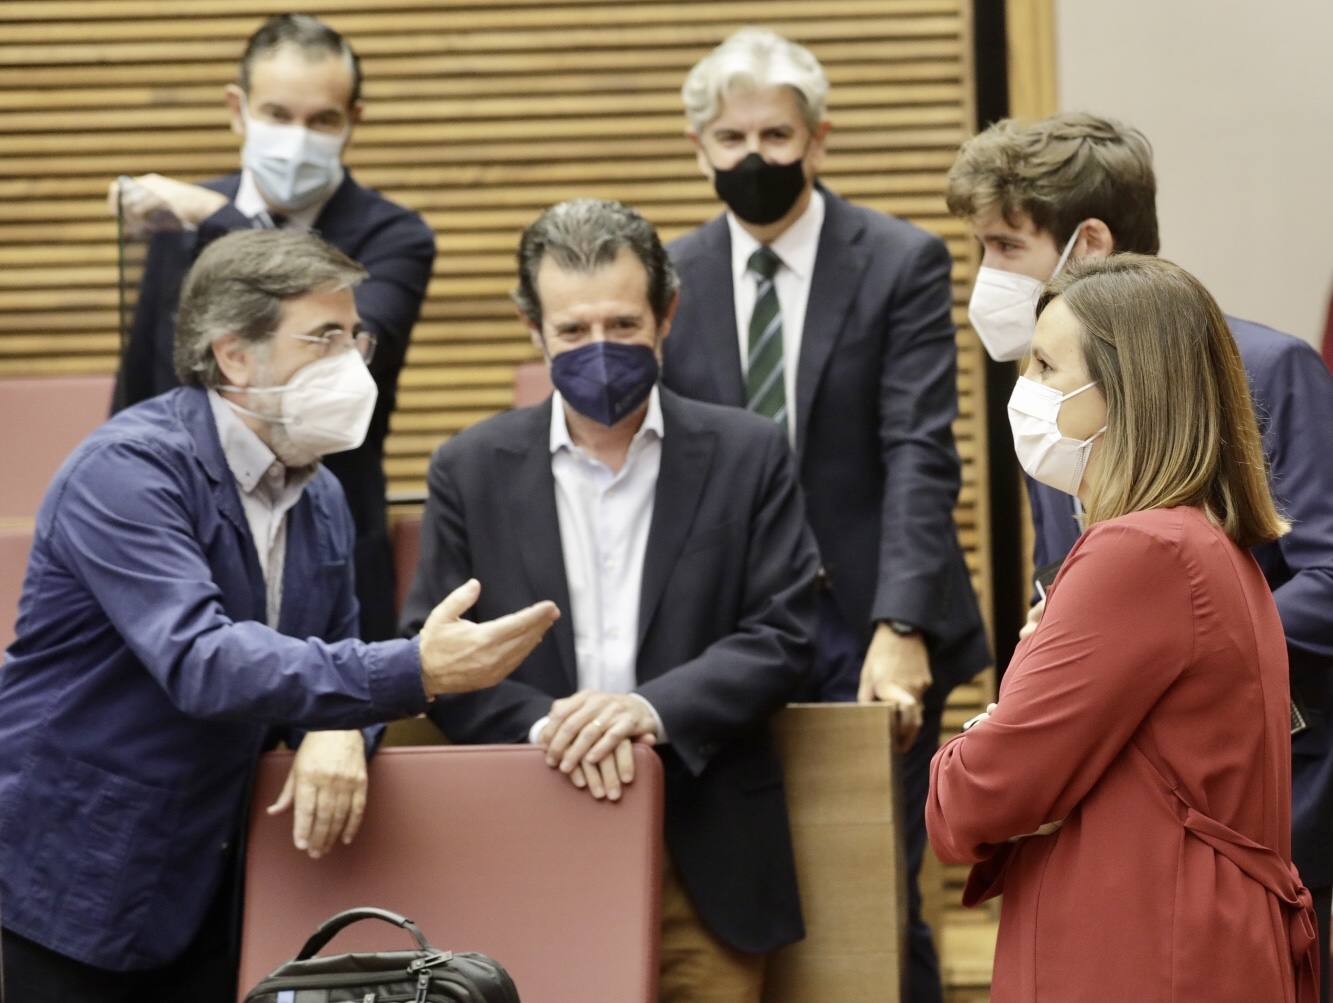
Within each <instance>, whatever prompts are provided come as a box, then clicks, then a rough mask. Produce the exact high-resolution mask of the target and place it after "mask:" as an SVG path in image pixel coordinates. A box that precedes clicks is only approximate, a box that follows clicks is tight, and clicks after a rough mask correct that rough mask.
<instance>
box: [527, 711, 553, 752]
mask: <svg viewBox="0 0 1333 1003" xmlns="http://www.w3.org/2000/svg"><path fill="white" fill-rule="evenodd" d="M549 720H551V715H550V714H543V715H542V716H541V717H539V718H537V723H536V724H534V725H533V726H532V727H531V728H529V729H528V744H529V745H536V744H537V738H538V737H539V736H540V735H541V733H542V729H543V728H545V727H546V722H547V721H549Z"/></svg>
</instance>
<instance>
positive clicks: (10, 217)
mask: <svg viewBox="0 0 1333 1003" xmlns="http://www.w3.org/2000/svg"><path fill="white" fill-rule="evenodd" d="M291 6H292V4H291V0H177V2H166V0H42V2H0V374H38V373H54V372H109V371H112V370H113V369H114V367H115V356H116V350H117V340H118V335H117V330H118V325H117V292H116V290H117V283H116V274H117V273H116V246H115V227H114V223H113V222H112V221H111V220H110V219H109V218H108V217H107V215H106V212H105V209H104V205H103V197H104V193H105V190H106V186H107V183H108V181H109V180H110V179H111V178H112V177H114V176H115V175H117V174H121V173H125V174H139V173H143V172H147V171H159V172H161V173H165V174H170V175H174V176H178V177H181V178H183V179H186V180H201V179H203V178H207V177H210V176H213V175H216V174H220V173H224V172H226V171H229V170H232V169H234V167H235V165H236V163H237V157H238V142H237V138H236V137H235V136H233V135H232V134H231V133H230V131H229V130H228V128H227V119H226V116H225V113H224V110H223V105H222V100H221V89H222V87H223V85H224V84H225V83H227V82H229V81H231V80H233V79H234V72H235V62H236V59H237V57H238V56H239V53H240V50H241V46H242V43H243V40H244V38H245V37H246V36H247V35H248V34H249V33H250V32H251V31H253V30H254V29H255V27H257V26H258V24H259V22H260V21H261V20H262V18H263V17H264V16H266V15H269V14H272V13H278V12H281V11H284V10H287V9H290V8H291ZM309 9H310V10H311V12H312V13H317V14H320V15H321V16H324V17H325V18H326V19H327V20H328V21H329V23H330V24H332V25H333V26H334V27H336V28H338V29H339V30H341V31H342V32H344V33H345V34H346V35H347V36H348V38H349V39H351V41H352V43H353V44H354V45H355V47H356V48H357V50H358V51H359V52H360V54H361V55H362V58H363V62H364V69H365V75H366V86H365V98H366V102H367V114H366V118H365V121H364V123H363V124H362V125H361V126H360V127H359V128H358V129H357V131H356V135H355V138H354V143H353V145H352V147H351V149H350V150H349V153H348V158H347V159H348V162H349V164H350V166H351V167H352V168H353V169H354V171H355V172H356V175H357V177H358V179H359V180H360V181H361V182H362V183H364V184H368V185H371V186H373V187H376V188H379V189H381V190H382V191H384V192H385V193H386V194H388V195H389V196H390V197H392V198H395V199H397V200H399V201H401V202H403V203H405V204H407V205H409V206H412V207H414V208H417V209H418V210H420V211H421V212H423V213H424V215H425V216H426V218H427V220H428V221H429V223H430V224H431V226H433V227H434V228H435V230H436V232H437V234H438V237H439V251H440V253H439V258H438V261H437V264H436V274H435V278H434V281H433V283H432V286H431V290H430V296H429V299H428V301H427V303H426V305H425V309H424V314H423V318H422V321H421V323H420V324H419V325H418V326H417V329H416V331H415V334H414V338H413V346H412V349H411V352H410V355H409V357H408V366H407V368H406V370H405V371H404V373H403V377H402V392H401V394H400V398H399V400H400V403H399V412H398V414H397V415H396V416H395V420H394V426H393V428H394V432H393V435H392V437H391V439H390V442H389V449H388V452H389V459H388V474H389V478H390V483H391V489H392V490H393V491H396V492H409V491H414V490H419V489H420V488H421V486H422V482H423V478H424V472H425V467H426V463H427V459H428V457H429V454H430V451H431V450H432V449H433V448H434V447H435V445H436V444H437V443H438V442H439V441H440V440H441V439H442V438H443V437H445V436H447V435H449V434H450V433H452V432H454V431H456V430H458V429H460V428H462V427H464V426H466V425H468V424H471V423H473V422H475V421H478V420H480V419H481V418H483V417H485V416H487V415H489V414H492V413H493V412H495V411H497V410H499V409H502V408H505V407H507V406H509V404H510V400H511V380H512V370H513V366H514V365H515V364H516V363H518V362H520V361H524V360H527V359H530V358H533V357H534V355H533V351H532V349H531V347H530V346H529V344H528V341H527V338H526V336H525V333H524V331H523V330H522V328H521V327H520V325H519V324H518V322H517V320H516V319H515V316H514V312H513V308H512V306H511V305H510V304H509V301H508V299H507V292H508V290H509V289H510V287H511V285H512V283H513V250H514V245H515V243H516V240H517V235H518V232H519V230H520V229H521V227H522V226H524V225H525V224H526V223H528V222H530V221H531V220H532V219H533V218H534V217H535V216H536V214H537V212H538V211H539V210H540V209H542V208H543V207H545V206H546V205H548V204H550V203H552V202H554V201H557V200H560V199H563V198H568V197H572V196H578V195H598V196H606V197H613V198H620V199H624V200H626V201H628V202H632V203H634V204H635V205H637V206H638V207H640V209H641V210H642V211H643V212H644V213H645V214H646V215H647V216H648V217H649V218H650V219H651V220H652V221H653V222H654V223H655V224H656V225H657V226H658V227H659V229H660V230H661V232H662V235H663V237H664V238H665V239H670V238H672V237H675V236H677V235H678V234H680V233H682V232H684V231H685V230H687V229H689V228H691V227H694V226H697V225H698V224H700V223H702V222H703V221H705V220H706V219H708V218H710V217H711V216H713V215H714V214H715V213H716V212H717V208H718V206H717V202H716V200H715V198H714V196H713V193H712V191H711V189H710V187H709V186H708V184H707V183H706V182H705V181H704V180H703V179H702V178H701V177H699V175H698V174H697V172H696V169H695V165H694V160H693V156H692V153H691V151H690V148H689V146H688V144H687V143H686V141H685V139H684V137H683V135H682V132H683V129H684V118H683V114H682V112H681V109H680V100H679V93H678V91H679V86H680V83H681V81H682V80H683V78H684V75H685V73H686V71H687V69H688V68H689V67H690V66H691V65H692V64H693V63H694V62H695V61H696V60H697V59H698V58H699V57H700V56H702V55H703V54H704V53H705V52H706V51H707V50H708V49H709V48H710V47H711V46H713V45H714V44H716V43H717V42H718V41H720V40H721V39H722V38H723V37H724V36H725V35H727V34H728V33H730V32H731V31H733V30H734V29H736V28H738V27H741V26H742V25H744V24H747V23H760V24H764V25H767V26H770V27H772V28H774V29H776V30H777V31H779V32H782V33H784V34H786V35H788V36H790V37H792V38H795V39H797V40H799V41H801V42H803V43H805V44H806V45H808V46H810V48H811V49H812V50H813V51H814V52H815V53H816V55H818V56H819V58H820V59H821V61H822V62H823V63H824V65H825V67H826V68H827V70H828V73H829V76H830V78H831V80H832V85H833V86H832V96H831V102H830V115H831V118H832V120H833V123H834V132H833V134H832V137H831V144H830V146H831V154H830V156H829V158H828V161H827V166H826V172H825V175H824V176H825V180H826V181H827V183H828V184H829V185H830V186H831V187H832V188H833V189H834V190H835V191H837V192H839V193H841V194H843V195H846V196H848V197H851V198H853V199H855V200H857V201H859V202H861V203H863V204H866V205H869V206H872V207H874V208H877V209H881V210H884V211H886V212H891V213H895V214H897V215H900V216H904V217H907V218H908V219H911V220H913V221H915V222H917V223H919V224H921V225H922V226H925V227H927V228H929V229H931V230H933V231H935V232H936V233H938V234H940V235H941V236H943V237H944V238H945V239H946V240H947V241H948V242H949V246H950V248H951V250H952V251H953V254H954V256H955V259H956V262H957V267H956V268H955V272H954V283H955V286H954V291H955V306H956V308H955V319H956V320H957V322H958V323H959V325H960V335H959V389H960V398H961V416H960V418H959V421H958V424H957V437H958V443H959V449H960V451H961V452H962V455H963V457H964V461H965V479H964V487H963V492H962V499H961V502H960V505H959V507H958V511H957V519H958V524H959V529H960V533H961V536H962V539H963V542H964V545H965V548H966V550H967V555H968V561H969V564H970V567H971V570H972V574H973V579H974V582H975V584H976V587H977V590H978V592H979V594H980V595H981V597H982V601H983V608H984V609H987V610H989V608H990V603H989V594H990V588H991V584H990V574H989V568H988V566H987V560H988V557H987V555H988V546H987V527H988V517H987V511H986V493H985V491H984V490H982V486H983V485H985V483H986V478H987V471H986V465H985V457H986V450H985V429H984V428H983V427H982V424H981V416H983V415H984V413H985V411H984V407H983V402H982V400H981V393H982V379H981V358H980V353H979V348H978V345H977V342H976V339H975V338H973V337H972V335H971V334H970V333H969V332H966V331H965V330H961V328H963V326H964V325H965V324H966V316H965V303H966V296H967V293H968V291H969V289H970V287H971V281H972V274H973V271H974V267H975V260H974V257H975V255H974V249H973V246H972V243H971V241H970V240H969V239H968V237H967V233H966V230H965V228H964V226H963V225H962V224H961V223H959V222H957V221H955V220H952V219H950V218H949V217H948V215H947V213H946V211H945V207H944V202H943V198H942V196H941V192H942V188H943V178H944V174H945V172H946V170H947V169H948V166H949V164H950V163H951V161H952V159H953V155H954V151H955V149H956V147H957V145H958V144H959V142H961V141H962V140H963V139H964V138H965V137H966V136H968V135H970V133H971V131H972V127H973V126H972V122H973V114H972V107H971V91H972V85H971V77H970V40H969V24H968V10H969V9H970V4H969V3H968V2H967V0H819V2H812V0H635V2H625V0H549V2H548V0H496V2H493V3H485V2H481V0H432V2H429V3H427V2H424V0H418V2H416V3H411V2H400V3H394V2H389V0H324V2H319V3H315V4H313V5H312V6H311V8H309ZM13 433H14V430H10V434H13ZM990 685H991V683H990V680H989V678H987V677H983V678H982V679H981V680H980V681H979V682H978V683H976V684H974V685H972V686H967V687H963V688H962V689H961V690H960V691H959V692H958V693H957V694H956V695H955V699H954V701H953V703H952V704H951V708H950V711H949V715H948V718H947V720H946V726H947V727H956V726H957V725H958V724H959V723H960V722H961V721H962V720H964V719H965V718H966V717H967V716H969V715H970V714H972V713H974V712H975V710H976V709H978V707H979V706H980V705H981V703H982V702H984V697H985V694H986V693H988V692H989V691H990Z"/></svg>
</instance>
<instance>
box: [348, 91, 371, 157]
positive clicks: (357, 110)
mask: <svg viewBox="0 0 1333 1003" xmlns="http://www.w3.org/2000/svg"><path fill="white" fill-rule="evenodd" d="M365 112H366V103H365V102H364V101H357V102H355V103H354V104H353V105H352V106H351V107H350V108H348V109H347V139H346V140H344V141H343V156H346V155H347V148H348V147H349V146H351V145H352V137H353V135H354V134H355V133H356V127H357V126H358V125H360V124H361V116H362V115H364V114H365Z"/></svg>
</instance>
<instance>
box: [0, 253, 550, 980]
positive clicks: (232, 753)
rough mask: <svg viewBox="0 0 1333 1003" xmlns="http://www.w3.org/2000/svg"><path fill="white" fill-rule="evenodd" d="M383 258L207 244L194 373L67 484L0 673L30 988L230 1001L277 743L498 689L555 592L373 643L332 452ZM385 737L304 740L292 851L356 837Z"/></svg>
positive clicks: (191, 309) (356, 391)
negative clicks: (233, 898)
mask: <svg viewBox="0 0 1333 1003" xmlns="http://www.w3.org/2000/svg"><path fill="white" fill-rule="evenodd" d="M364 274H365V273H364V270H363V269H362V268H361V267H360V266H359V265H357V264H356V263H355V262H353V261H352V260H351V259H349V258H348V257H346V256H345V255H343V254H342V253H341V252H339V251H337V250H335V249H333V248H332V247H330V246H328V245H326V244H324V243H323V242H322V241H320V240H319V239H318V238H316V237H314V236H312V235H310V234H307V233H304V232H301V231H293V230H246V231H242V232H239V233H235V234H232V235H229V236H227V237H223V238H221V239H220V240H218V241H217V242H215V243H214V244H212V245H210V247H209V248H208V249H207V250H206V251H204V252H203V254H202V255H201V256H200V258H199V260H198V261H197V262H196V263H195V265H194V267H193V268H192V269H191V272H190V274H189V276H188V277H187V279H186V281H185V284H184V287H183V290H182V295H181V310H180V316H179V318H178V322H177V335H176V346H175V348H176V350H175V361H176V370H177V373H178V375H179V377H180V380H181V382H182V383H183V384H185V385H184V386H183V387H181V388H179V389H176V390H172V391H170V392H168V393H165V394H162V395H161V396H158V397H155V398H153V399H152V400H150V401H147V402H145V403H143V404H139V405H136V406H135V407H132V408H129V409H127V410H125V411H123V412H121V413H120V414H118V415H117V416H116V417H114V418H112V419H111V420H110V421H109V422H107V423H106V424H105V425H103V426H102V427H101V428H100V429H98V430H97V431H96V432H94V433H93V434H92V435H91V436H90V437H89V438H88V439H87V440H86V441H85V442H84V443H83V444H81V445H80V446H79V447H78V449H76V450H75V451H74V453H73V454H72V455H71V456H70V458H69V459H68V460H67V461H66V462H65V464H64V465H63V466H62V467H61V469H60V471H59V472H58V473H57V474H56V477H55V480H54V481H53V482H52V485H51V487H50V489H49V490H48V492H47V495H46V498H45V500H44V501H43V503H42V506H41V509H40V511H39V512H38V515H37V525H36V532H35V536H34V542H33V548H32V555H31V558H30V561H29V566H28V572H27V577H26V579H25V581H24V586H23V596H22V599H21V601H20V606H19V618H18V624H17V639H16V640H15V642H14V644H13V645H12V647H11V648H10V649H9V651H8V654H7V657H6V661H5V663H4V666H3V669H2V670H0V747H3V748H4V750H5V754H4V756H3V757H0V902H2V903H3V909H4V914H3V927H4V930H3V937H4V940H3V949H4V974H5V981H6V983H7V985H8V987H9V989H10V990H12V991H19V992H20V997H21V998H22V999H23V1000H24V1001H25V1003H45V1001H57V1000H60V1001H68V1000H74V999H77V1000H80V1001H96V1003H113V1001H114V1003H120V1001H128V1000H153V1001H156V1003H162V1001H176V1000H179V1001H182V1003H183V1001H186V1000H188V1001H190V1003H199V1001H212V1000H218V1001H221V1000H230V999H232V998H234V997H233V996H232V994H231V990H230V988H229V982H230V981H231V978H232V973H231V972H230V971H229V970H228V966H227V952H226V937H225V936H224V934H225V932H226V930H227V926H228V923H227V918H228V915H229V912H230V905H231V902H230V895H229V894H228V884H229V883H228V881H227V880H226V875H227V873H228V871H229V868H230V864H231V858H232V852H231V850H232V847H233V846H234V845H235V842H236V840H237V839H238V838H239V837H240V836H241V834H242V831H243V823H244V819H245V814H246V808H247V796H248V789H249V778H250V775H251V771H252V770H253V768H254V765H255V761H256V759H257V757H258V756H259V754H260V752H261V751H262V750H263V748H265V746H266V745H267V744H269V743H270V742H271V741H272V740H274V738H275V735H276V736H277V737H283V738H286V739H287V740H288V741H289V742H291V743H292V744H296V743H297V742H298V741H300V734H299V733H297V732H294V731H293V730H292V729H294V728H297V727H305V728H320V729H361V728H364V727H366V726H370V725H374V724H376V723H377V722H382V721H388V720H392V719H395V718H398V717H403V716H406V715H411V714H417V713H421V712H423V711H424V710H425V709H426V707H427V704H428V701H429V700H430V699H432V698H433V697H435V696H437V695H439V694H441V693H446V692H462V691H466V690H471V689H477V688H481V687H484V686H489V685H493V684H494V683H496V682H498V681H499V680H500V679H502V678H503V677H504V676H505V675H507V674H508V673H509V672H510V671H511V670H512V669H513V668H514V667H515V666H516V665H517V664H518V663H519V662H520V661H521V660H522V659H523V658H524V657H525V656H526V655H527V653H528V652H529V651H530V650H531V649H532V648H533V647H534V646H535V645H536V644H537V642H538V641H539V640H540V639H541V637H542V635H543V634H544V633H545V631H546V629H547V628H548V627H549V626H550V624H551V623H552V622H553V620H554V619H555V618H556V616H557V615H558V614H557V612H556V610H555V607H554V606H553V605H552V604H551V603H536V604H534V605H532V606H531V607H529V608H527V609H525V610H523V611H521V612H520V613H516V614H513V615H510V616H505V617H500V618H499V619H497V620H493V621H491V622H490V623H482V624H473V623H468V622H466V621H462V620H460V619H459V618H460V617H461V615H462V614H463V613H464V612H466V610H467V609H468V608H469V607H470V606H471V605H472V604H473V603H474V602H475V601H476V599H477V597H478V594H479V586H478V584H477V583H476V582H475V581H468V582H466V583H464V584H463V585H462V586H460V588H459V589H458V590H456V591H455V592H453V593H452V594H451V595H450V596H448V597H447V598H446V599H445V600H444V601H443V602H442V603H440V604H439V605H438V606H437V607H435V608H434V610H432V611H431V613H430V615H429V617H428V618H427V619H426V620H425V622H424V624H423V626H422V629H421V632H420V634H419V635H418V636H417V637H415V638H412V639H399V640H391V641H384V642H380V643H374V644H368V643H364V642H362V641H359V640H357V639H356V633H357V615H358V607H357V601H356V595H355V590H354V578H353V561H352V550H353V545H354V540H355V532H354V529H353V524H352V519H351V515H350V514H349V512H348V510H347V506H346V503H345V501H344V499H343V494H342V491H341V489H340V488H339V486H338V483H337V481H336V480H335V479H334V478H333V476H332V475H331V474H330V473H328V472H327V471H326V470H324V469H323V468H322V467H321V466H320V464H319V460H320V457H321V456H322V455H323V454H324V453H325V452H330V451H334V450H337V449H346V448H349V447H350V446H355V445H356V444H357V443H358V442H359V441H360V439H361V438H362V437H363V436H364V435H365V432H366V428H367V425H368V424H369V421H370V416H371V412H372V411H373V409H374V405H375V384H374V381H373V380H372V378H371V377H370V375H369V373H368V371H367V368H366V360H367V358H368V357H369V356H370V354H371V352H372V351H373V348H374V338H373V337H371V336H370V335H369V334H368V333H367V332H366V331H364V330H363V329H362V328H361V326H360V322H359V320H358V317H357V310H356V303H355V300H354V299H353V294H352V288H353V287H354V286H355V284H356V283H357V282H358V281H359V280H360V279H361V278H362V277H363V276H364ZM375 738H376V732H374V731H370V732H365V733H363V732H361V731H358V730H339V731H317V732H312V733H311V734H309V735H306V736H305V738H304V741H303V742H301V748H300V750H299V751H298V753H297V757H296V760H295V763H294V765H293V768H292V776H291V778H290V779H289V781H288V789H287V790H286V791H285V792H284V794H283V796H282V797H281V798H280V799H279V801H278V803H277V804H276V805H275V806H274V807H273V809H271V810H279V809H281V808H283V807H285V806H286V805H287V804H290V803H293V802H294V803H295V806H296V825H295V840H296V843H297V846H298V848H300V849H304V850H306V851H307V852H309V853H310V854H311V855H312V856H319V855H322V854H323V853H325V852H327V851H328V850H329V849H330V848H331V847H332V846H333V844H334V843H335V842H336V841H337V840H338V839H339V838H341V839H342V840H343V841H344V842H347V841H350V840H351V838H352V837H353V836H354V835H355V832H356V828H357V826H358V824H359V822H360V817H361V813H362V811H363V809H364V804H365V753H366V745H367V742H373V741H374V739H375ZM20 997H16V998H20Z"/></svg>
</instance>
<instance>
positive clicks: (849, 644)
mask: <svg viewBox="0 0 1333 1003" xmlns="http://www.w3.org/2000/svg"><path fill="white" fill-rule="evenodd" d="M816 647H817V651H816V653H815V667H814V671H813V672H812V673H811V681H810V685H809V687H808V689H807V691H806V692H805V693H804V694H803V695H802V699H804V700H807V701H816V702H819V703H838V702H844V703H845V702H849V701H852V700H855V699H856V690H857V686H858V684H859V682H860V678H861V664H862V663H863V662H864V661H865V645H864V644H863V643H862V642H861V640H860V638H859V637H857V635H856V633H855V632H854V631H852V630H850V629H848V627H847V624H846V621H845V620H844V619H843V617H842V614H841V613H840V612H839V611H838V608H837V606H836V605H835V604H834V602H833V597H832V595H831V594H830V593H828V592H823V593H821V594H820V609H819V639H818V643H817V646H816ZM947 697H948V694H947V693H944V694H938V695H937V694H935V692H934V691H933V690H931V691H929V692H927V693H926V699H925V707H924V714H923V721H922V724H921V731H920V733H919V734H918V735H917V736H916V741H915V742H913V743H912V747H911V748H910V749H908V750H907V754H906V755H905V756H903V759H902V763H901V767H902V781H903V818H904V820H905V823H906V824H905V830H904V832H903V837H904V839H903V842H904V848H905V850H906V853H907V861H906V863H907V874H906V879H907V993H908V995H907V999H908V1000H909V1001H910V1003H940V1001H941V1000H942V999H943V998H944V989H943V986H942V985H941V984H940V962H939V957H938V955H936V953H935V941H934V940H933V939H932V937H931V933H930V927H929V926H927V925H926V922H925V920H924V919H922V918H921V887H920V881H919V878H920V875H921V860H922V857H923V856H924V854H925V852H926V794H927V793H928V791H929V789H930V760H931V757H932V756H934V755H935V750H936V749H937V748H938V747H939V743H940V719H941V717H942V716H943V712H944V701H945V699H946V698H947Z"/></svg>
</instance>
